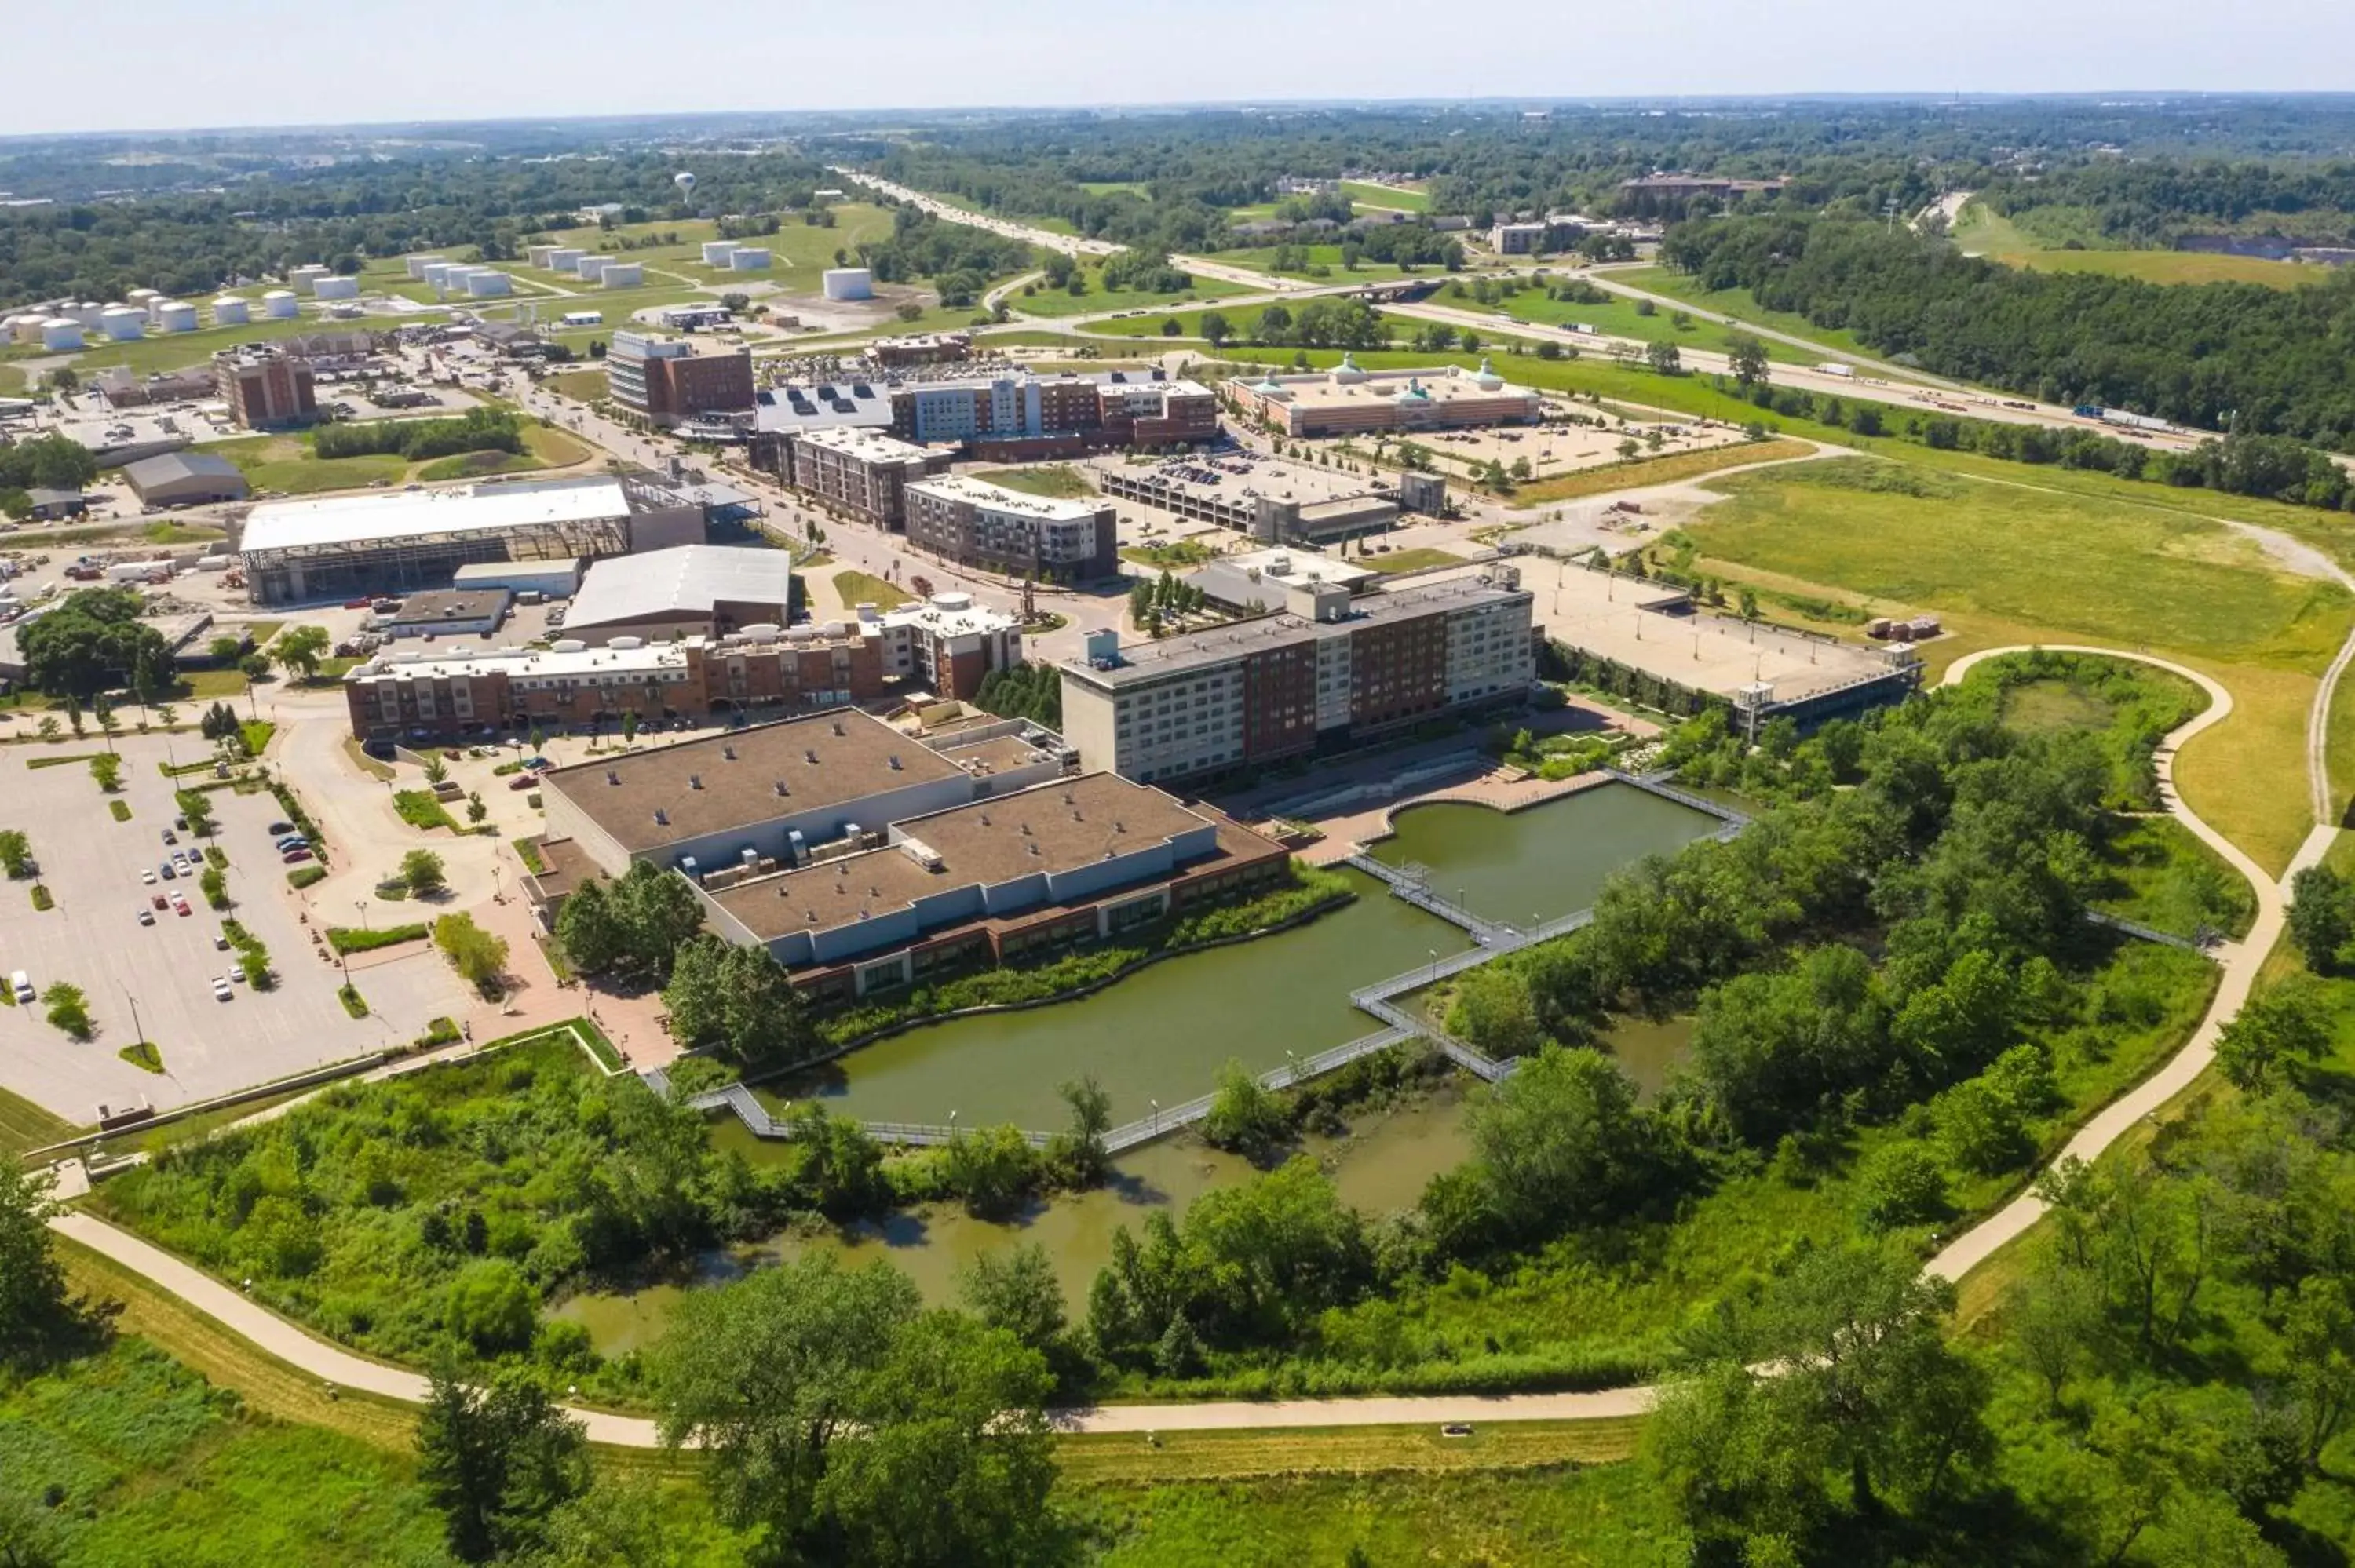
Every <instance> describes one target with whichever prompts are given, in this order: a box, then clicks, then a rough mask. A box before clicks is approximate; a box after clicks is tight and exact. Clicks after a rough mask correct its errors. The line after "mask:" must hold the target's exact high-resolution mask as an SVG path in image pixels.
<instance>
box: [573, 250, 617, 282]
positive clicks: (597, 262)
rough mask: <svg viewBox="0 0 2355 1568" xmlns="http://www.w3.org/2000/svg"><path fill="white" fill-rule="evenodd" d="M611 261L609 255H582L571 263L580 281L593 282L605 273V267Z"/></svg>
mask: <svg viewBox="0 0 2355 1568" xmlns="http://www.w3.org/2000/svg"><path fill="white" fill-rule="evenodd" d="M612 265H613V258H612V257H611V256H583V257H582V258H581V260H578V261H576V262H574V263H573V264H572V270H574V271H575V272H577V273H579V274H580V275H581V281H582V282H584V283H593V282H595V281H597V280H598V279H600V278H602V277H603V276H604V275H605V269H606V268H608V267H610V266H612Z"/></svg>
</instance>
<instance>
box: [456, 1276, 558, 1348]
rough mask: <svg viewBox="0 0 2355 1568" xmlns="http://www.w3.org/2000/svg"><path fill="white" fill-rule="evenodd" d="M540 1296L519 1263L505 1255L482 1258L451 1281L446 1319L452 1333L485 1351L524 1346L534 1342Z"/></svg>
mask: <svg viewBox="0 0 2355 1568" xmlns="http://www.w3.org/2000/svg"><path fill="white" fill-rule="evenodd" d="M537 1308H538V1299H537V1298H535V1297H534V1295H533V1294H532V1288H531V1287H530V1286H529V1285H528V1284H527V1283H526V1282H525V1280H524V1277H523V1276H522V1275H521V1274H520V1273H518V1272H517V1269H516V1266H515V1265H514V1264H511V1263H509V1262H507V1261H506V1259H505V1258H498V1257H486V1258H480V1259H477V1260H476V1261H474V1262H473V1263H470V1264H468V1265H467V1266H465V1268H464V1269H463V1270H461V1271H460V1273H459V1275H458V1277H457V1278H456V1279H455V1280H453V1281H452V1282H451V1286H450V1297H449V1300H448V1303H447V1305H446V1307H445V1308H444V1312H443V1320H444V1322H445V1324H446V1325H447V1327H448V1328H449V1330H450V1332H451V1334H452V1335H453V1336H454V1337H455V1338H457V1339H460V1340H465V1341H466V1342H467V1343H468V1344H470V1345H472V1346H473V1347H474V1349H475V1350H476V1351H479V1352H481V1353H482V1354H484V1355H496V1354H497V1353H498V1352H499V1351H515V1350H521V1349H522V1348H523V1347H524V1346H526V1345H527V1344H529V1343H531V1330H532V1325H533V1323H534V1322H535V1321H536V1320H537V1317H538V1313H537Z"/></svg>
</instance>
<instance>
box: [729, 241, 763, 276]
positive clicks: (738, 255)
mask: <svg viewBox="0 0 2355 1568" xmlns="http://www.w3.org/2000/svg"><path fill="white" fill-rule="evenodd" d="M728 268H729V270H730V271H733V272H765V271H767V270H769V250H768V247H766V246H764V245H739V246H738V247H737V248H736V249H734V250H732V251H730V253H729V256H728Z"/></svg>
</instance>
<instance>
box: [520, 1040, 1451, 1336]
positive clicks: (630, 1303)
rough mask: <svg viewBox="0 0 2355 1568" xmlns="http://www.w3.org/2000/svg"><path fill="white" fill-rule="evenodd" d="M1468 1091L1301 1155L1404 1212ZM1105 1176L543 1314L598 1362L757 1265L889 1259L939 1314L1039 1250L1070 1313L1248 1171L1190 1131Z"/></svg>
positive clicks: (742, 1259)
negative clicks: (976, 1269) (1017, 1205)
mask: <svg viewBox="0 0 2355 1568" xmlns="http://www.w3.org/2000/svg"><path fill="white" fill-rule="evenodd" d="M1466 1092H1467V1091H1466V1090H1465V1087H1464V1086H1463V1085H1462V1084H1461V1083H1451V1085H1450V1086H1447V1087H1446V1088H1444V1089H1441V1090H1438V1091H1436V1092H1434V1093H1433V1094H1430V1095H1427V1096H1423V1097H1418V1098H1416V1099H1413V1100H1411V1101H1409V1102H1407V1103H1405V1104H1403V1105H1401V1107H1399V1108H1397V1109H1395V1110H1392V1111H1387V1112H1384V1111H1366V1112H1363V1113H1361V1114H1360V1115H1359V1116H1358V1117H1356V1118H1354V1119H1353V1126H1352V1128H1351V1131H1350V1133H1349V1135H1348V1136H1347V1137H1345V1138H1341V1139H1308V1140H1307V1141H1306V1142H1305V1144H1304V1145H1303V1146H1302V1147H1303V1151H1304V1152H1305V1153H1307V1154H1309V1155H1311V1156H1312V1157H1314V1158H1316V1160H1318V1161H1319V1162H1320V1163H1321V1164H1322V1165H1323V1166H1324V1167H1325V1169H1326V1170H1327V1171H1328V1172H1329V1173H1330V1174H1331V1176H1332V1177H1333V1181H1334V1183H1335V1185H1336V1187H1337V1188H1338V1190H1339V1192H1340V1195H1341V1198H1342V1200H1343V1201H1344V1202H1348V1203H1349V1204H1351V1205H1352V1206H1354V1207H1356V1208H1358V1209H1359V1210H1361V1211H1363V1212H1364V1213H1368V1214H1379V1213H1388V1212H1389V1211H1391V1210H1392V1209H1401V1208H1405V1207H1407V1206H1408V1205H1410V1204H1412V1203H1413V1202H1415V1201H1416V1200H1417V1199H1418V1198H1420V1197H1422V1196H1423V1185H1424V1183H1426V1182H1428V1181H1430V1180H1431V1178H1432V1177H1433V1176H1435V1175H1437V1174H1438V1173H1439V1172H1441V1171H1449V1170H1453V1169H1454V1168H1455V1166H1457V1165H1459V1164H1461V1163H1463V1160H1464V1156H1465V1135H1464V1117H1463V1110H1464V1095H1465V1093H1466ZM1469 1092H1475V1093H1476V1092H1478V1091H1476V1090H1472V1091H1469ZM1114 1171H1115V1173H1114V1178H1113V1180H1112V1181H1111V1182H1110V1183H1109V1184H1107V1185H1106V1186H1103V1187H1101V1188H1099V1189H1097V1190H1096V1191H1094V1192H1082V1193H1078V1194H1074V1195H1069V1196H1065V1197H1060V1198H1057V1199H1054V1200H1052V1201H1051V1202H1035V1203H1033V1204H1031V1205H1030V1207H1029V1208H1028V1210H1027V1211H1025V1212H1024V1213H1021V1214H1019V1215H1018V1216H1016V1217H1015V1218H1014V1219H1013V1220H1011V1221H1007V1222H997V1221H990V1220H977V1219H975V1218H974V1217H973V1216H972V1215H970V1214H967V1213H965V1212H964V1210H963V1209H962V1208H959V1207H956V1206H955V1205H953V1204H933V1205H930V1206H928V1207H926V1208H924V1209H922V1210H918V1211H913V1212H911V1213H900V1214H894V1215H892V1216H891V1217H890V1219H889V1220H887V1221H885V1222H883V1223H881V1224H872V1225H860V1226H857V1227H854V1228H852V1229H851V1230H849V1231H847V1232H834V1231H822V1232H817V1233H814V1234H787V1235H783V1236H779V1237H777V1238H776V1239H774V1240H773V1241H770V1242H767V1243H763V1244H762V1245H757V1246H751V1247H744V1248H741V1249H738V1250H737V1251H735V1252H733V1253H730V1254H721V1255H713V1256H711V1257H709V1258H707V1259H706V1260H705V1261H704V1266H703V1267H702V1269H701V1271H700V1272H699V1274H698V1277H697V1278H696V1279H694V1280H691V1281H687V1282H684V1283H681V1284H675V1285H655V1286H650V1287H645V1288H644V1289H641V1290H636V1291H633V1292H631V1293H629V1294H626V1295H622V1294H602V1293H601V1294H591V1295H582V1296H576V1297H573V1298H571V1299H570V1300H568V1301H566V1302H564V1303H563V1304H562V1305H560V1306H559V1307H558V1308H555V1309H554V1311H553V1312H552V1313H551V1314H550V1316H553V1317H557V1318H567V1319H572V1320H573V1321H575V1322H578V1323H581V1325H583V1326H584V1327H586V1328H587V1329H588V1330H589V1337H590V1340H591V1342H592V1343H594V1344H595V1345H596V1347H597V1349H598V1351H600V1352H601V1353H602V1354H605V1355H621V1354H623V1353H624V1352H626V1351H632V1350H636V1349H640V1348H642V1347H644V1346H645V1345H647V1344H650V1343H652V1342H653V1341H654V1340H655V1339H657V1338H659V1337H660V1336H661V1334H662V1331H663V1329H664V1328H665V1326H666V1324H667V1323H668V1322H669V1319H670V1313H671V1309H672V1308H674V1307H675V1306H677V1302H678V1299H679V1298H680V1297H681V1296H682V1295H684V1294H685V1293H686V1292H687V1290H691V1289H694V1288H696V1287H698V1285H703V1284H709V1283H713V1282H716V1281H719V1280H723V1279H727V1278H730V1277H734V1276H736V1275H738V1274H741V1273H742V1272H743V1271H744V1270H746V1269H748V1268H753V1267H758V1266H761V1265H762V1264H763V1263H767V1262H774V1261H777V1260H779V1259H783V1258H790V1257H797V1256H801V1255H805V1254H809V1253H814V1252H830V1253H834V1254H835V1255H837V1256H839V1257H840V1258H841V1259H842V1260H843V1261H844V1262H845V1263H846V1264H850V1265H853V1266H857V1265H861V1264H865V1263H868V1262H870V1261H872V1260H874V1259H876V1258H888V1259H890V1262H891V1263H892V1264H893V1265H895V1266H898V1267H900V1268H901V1269H903V1270H905V1271H906V1272H907V1273H908V1275H909V1276H910V1277H911V1278H913V1279H914V1281H915V1282H916V1286H917V1288H918V1289H919V1290H921V1291H922V1293H923V1296H924V1299H925V1300H927V1301H929V1302H933V1303H938V1304H943V1305H945V1304H948V1303H952V1302H954V1300H955V1299H956V1278H957V1275H958V1272H959V1271H960V1270H961V1269H963V1268H964V1267H965V1266H967V1265H968V1264H970V1263H971V1262H972V1261H973V1259H975V1258H976V1257H979V1256H981V1255H985V1254H989V1253H996V1252H1002V1251H1005V1250H1006V1249H1007V1248H1009V1247H1016V1246H1027V1245H1039V1246H1043V1247H1045V1248H1046V1249H1047V1254H1048V1255H1049V1256H1050V1258H1052V1259H1053V1260H1054V1263H1055V1272H1056V1276H1057V1277H1059V1278H1060V1280H1061V1281H1062V1285H1063V1293H1064V1297H1065V1298H1066V1300H1067V1301H1068V1302H1069V1303H1070V1306H1071V1310H1072V1311H1074V1312H1078V1311H1081V1310H1082V1309H1084V1308H1085V1306H1086V1302H1087V1289H1088V1286H1089V1283H1090V1282H1091V1281H1092V1280H1093V1279H1094V1278H1095V1276H1096V1271H1097V1270H1099V1269H1101V1268H1102V1267H1103V1266H1104V1264H1105V1263H1106V1262H1107V1261H1109V1260H1110V1258H1111V1256H1112V1238H1113V1234H1114V1232H1115V1231H1117V1230H1118V1229H1119V1228H1120V1227H1122V1226H1123V1225H1126V1226H1128V1227H1129V1228H1131V1229H1132V1230H1135V1229H1139V1228H1141V1227H1142V1226H1143V1224H1144V1223H1145V1217H1146V1215H1147V1214H1148V1213H1152V1212H1153V1211H1154V1210H1156V1209H1167V1210H1169V1211H1171V1212H1172V1213H1177V1214H1182V1213H1184V1212H1185V1210H1186V1207H1187V1206H1188V1204H1190V1203H1191V1202H1193V1201H1194V1200H1195V1199H1196V1198H1199V1197H1200V1196H1201V1195H1202V1194H1203V1193H1205V1192H1209V1191H1210V1190H1211V1189H1213V1188H1216V1187H1226V1186H1232V1185H1234V1184H1235V1183H1237V1182H1240V1181H1246V1180H1248V1179H1249V1178H1250V1177H1251V1176H1252V1174H1253V1172H1252V1167H1251V1166H1250V1165H1249V1164H1248V1163H1246V1162H1245V1161H1244V1160H1241V1159H1239V1158H1237V1157H1236V1156H1234V1155H1231V1154H1226V1153H1222V1152H1220V1150H1215V1149H1212V1148H1210V1147H1209V1145H1207V1144H1205V1143H1203V1142H1201V1141H1200V1140H1199V1139H1198V1138H1196V1137H1194V1136H1193V1135H1192V1134H1190V1133H1188V1134H1180V1135H1178V1136H1176V1137H1172V1138H1167V1139H1162V1140H1161V1141H1159V1142H1157V1143H1150V1144H1146V1145H1145V1146H1144V1147H1143V1148H1141V1149H1135V1150H1130V1151H1129V1152H1128V1153H1127V1154H1125V1155H1124V1156H1122V1157H1121V1159H1120V1160H1118V1161H1117V1162H1116V1163H1115V1167H1114Z"/></svg>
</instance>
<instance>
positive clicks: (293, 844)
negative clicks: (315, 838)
mask: <svg viewBox="0 0 2355 1568" xmlns="http://www.w3.org/2000/svg"><path fill="white" fill-rule="evenodd" d="M277 847H278V849H279V851H280V852H281V853H283V852H285V851H287V850H291V849H309V848H310V847H311V841H310V840H309V839H306V838H304V836H303V835H302V834H301V833H288V834H287V835H286V836H285V837H284V838H282V839H280V840H279V841H278V845H277Z"/></svg>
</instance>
